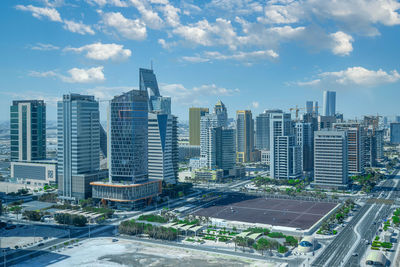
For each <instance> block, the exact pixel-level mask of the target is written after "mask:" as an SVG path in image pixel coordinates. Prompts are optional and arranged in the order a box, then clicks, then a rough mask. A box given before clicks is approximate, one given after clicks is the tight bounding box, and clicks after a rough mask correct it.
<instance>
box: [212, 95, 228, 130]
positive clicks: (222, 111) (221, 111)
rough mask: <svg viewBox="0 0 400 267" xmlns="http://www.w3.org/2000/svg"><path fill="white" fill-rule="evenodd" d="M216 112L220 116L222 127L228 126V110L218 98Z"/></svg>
mask: <svg viewBox="0 0 400 267" xmlns="http://www.w3.org/2000/svg"><path fill="white" fill-rule="evenodd" d="M214 114H215V115H216V116H217V117H218V121H219V122H220V124H221V126H222V127H226V126H228V111H227V110H226V107H225V105H224V103H222V101H221V100H218V102H217V104H215V106H214Z"/></svg>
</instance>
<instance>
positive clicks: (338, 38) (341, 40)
mask: <svg viewBox="0 0 400 267" xmlns="http://www.w3.org/2000/svg"><path fill="white" fill-rule="evenodd" d="M330 36H331V37H332V39H333V48H332V52H333V53H334V54H335V55H340V56H347V55H349V54H350V52H351V51H353V45H352V44H351V43H352V42H353V41H354V40H353V37H351V35H348V34H346V33H344V32H341V31H339V32H335V33H332V34H331V35H330Z"/></svg>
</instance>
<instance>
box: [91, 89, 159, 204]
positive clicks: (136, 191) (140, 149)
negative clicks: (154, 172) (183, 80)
mask: <svg viewBox="0 0 400 267" xmlns="http://www.w3.org/2000/svg"><path fill="white" fill-rule="evenodd" d="M148 103H149V102H148V95H147V91H145V90H131V91H129V92H126V93H124V94H122V95H119V96H115V97H114V98H113V99H112V100H111V101H110V105H109V111H108V124H109V125H108V138H107V142H108V148H107V153H108V156H107V159H108V161H109V163H108V166H109V182H102V181H97V182H92V183H91V185H92V189H93V197H94V198H99V199H105V200H109V201H111V202H116V203H127V204H129V203H131V204H132V205H136V203H141V205H144V204H145V201H148V202H151V199H152V197H154V196H157V195H158V194H159V193H160V192H161V182H162V181H161V180H158V179H154V180H150V179H149V175H148Z"/></svg>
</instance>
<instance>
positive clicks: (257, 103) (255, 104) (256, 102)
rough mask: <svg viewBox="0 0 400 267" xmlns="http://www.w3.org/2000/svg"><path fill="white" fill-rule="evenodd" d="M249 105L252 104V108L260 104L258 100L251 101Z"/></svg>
mask: <svg viewBox="0 0 400 267" xmlns="http://www.w3.org/2000/svg"><path fill="white" fill-rule="evenodd" d="M251 105H252V106H253V108H258V107H259V106H260V103H259V102H258V101H253V102H252V103H251Z"/></svg>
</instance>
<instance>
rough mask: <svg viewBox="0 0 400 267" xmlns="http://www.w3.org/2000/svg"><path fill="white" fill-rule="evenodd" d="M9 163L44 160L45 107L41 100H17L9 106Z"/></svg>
mask: <svg viewBox="0 0 400 267" xmlns="http://www.w3.org/2000/svg"><path fill="white" fill-rule="evenodd" d="M10 139H11V161H33V160H42V159H45V158H46V105H45V103H44V101H43V100H18V101H13V103H12V105H11V106H10Z"/></svg>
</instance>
